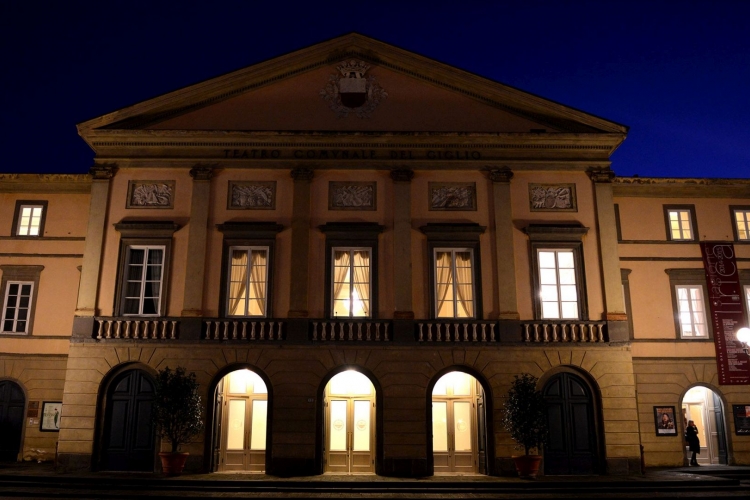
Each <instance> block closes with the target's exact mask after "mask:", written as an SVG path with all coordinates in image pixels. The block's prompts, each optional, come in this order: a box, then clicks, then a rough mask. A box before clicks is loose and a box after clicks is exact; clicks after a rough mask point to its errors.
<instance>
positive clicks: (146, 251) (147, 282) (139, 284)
mask: <svg viewBox="0 0 750 500" xmlns="http://www.w3.org/2000/svg"><path fill="white" fill-rule="evenodd" d="M164 254H165V247H164V246H144V245H131V246H129V247H128V248H127V257H126V260H125V280H124V281H125V282H124V287H125V292H124V293H123V315H125V316H158V315H159V314H161V293H162V279H163V275H164Z"/></svg>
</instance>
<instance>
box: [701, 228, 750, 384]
mask: <svg viewBox="0 0 750 500" xmlns="http://www.w3.org/2000/svg"><path fill="white" fill-rule="evenodd" d="M701 254H702V255H703V267H704V268H705V270H706V283H707V285H708V300H709V307H710V311H711V323H712V324H713V327H714V345H715V346H716V365H717V368H718V370H719V384H721V385H744V384H750V359H748V355H747V354H745V353H744V352H743V351H742V345H741V344H740V342H739V341H738V340H737V337H736V332H737V330H739V329H740V328H741V327H743V326H747V322H746V321H745V313H744V307H743V305H742V300H743V298H742V295H743V294H742V287H741V286H740V276H739V273H738V272H737V263H736V261H735V259H734V246H733V245H732V244H731V243H727V242H725V241H721V242H711V241H702V242H701Z"/></svg>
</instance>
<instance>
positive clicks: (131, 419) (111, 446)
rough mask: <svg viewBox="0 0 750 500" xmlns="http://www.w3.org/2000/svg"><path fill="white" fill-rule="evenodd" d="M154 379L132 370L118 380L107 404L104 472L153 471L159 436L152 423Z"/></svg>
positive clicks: (103, 456) (103, 447) (107, 396)
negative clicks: (157, 436)
mask: <svg viewBox="0 0 750 500" xmlns="http://www.w3.org/2000/svg"><path fill="white" fill-rule="evenodd" d="M153 405H154V379H153V378H152V377H151V375H149V374H148V373H146V372H145V371H143V370H139V369H130V370H126V371H124V372H122V373H120V374H119V375H117V376H115V378H114V379H113V380H112V383H111V384H109V387H108V389H107V394H106V400H105V415H104V433H103V435H102V457H101V468H102V470H108V471H145V472H151V471H153V470H154V458H155V448H156V432H155V429H154V425H153V423H152V421H151V414H152V409H153Z"/></svg>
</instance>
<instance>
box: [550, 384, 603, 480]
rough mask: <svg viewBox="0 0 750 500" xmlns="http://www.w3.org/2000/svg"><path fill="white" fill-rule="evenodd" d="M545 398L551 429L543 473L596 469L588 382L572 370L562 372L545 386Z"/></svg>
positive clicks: (568, 472) (594, 434)
mask: <svg viewBox="0 0 750 500" xmlns="http://www.w3.org/2000/svg"><path fill="white" fill-rule="evenodd" d="M544 399H546V400H547V417H548V421H549V432H550V435H549V442H548V443H547V445H546V446H545V447H544V472H545V474H594V473H596V472H597V469H598V467H597V443H596V428H595V425H596V421H595V419H594V405H593V397H592V394H591V391H590V389H589V388H588V386H587V385H586V384H585V383H584V381H583V380H581V379H580V378H579V377H577V376H575V375H573V374H571V373H561V374H559V375H556V376H554V377H553V378H552V379H551V380H550V381H549V382H547V384H546V385H545V386H544Z"/></svg>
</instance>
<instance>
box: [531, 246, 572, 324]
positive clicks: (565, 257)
mask: <svg viewBox="0 0 750 500" xmlns="http://www.w3.org/2000/svg"><path fill="white" fill-rule="evenodd" d="M537 262H538V265H539V296H540V299H541V305H542V310H541V313H542V314H541V317H542V319H579V308H578V283H577V282H576V266H575V255H574V251H573V250H570V249H565V250H555V249H538V250H537Z"/></svg>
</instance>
